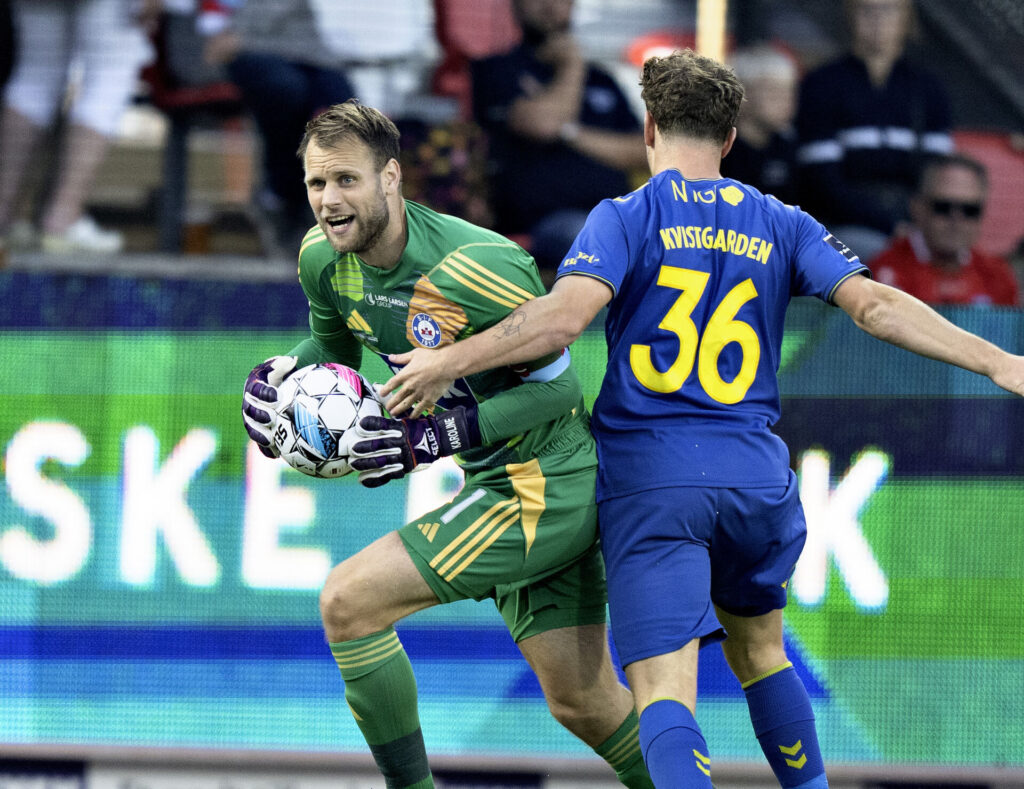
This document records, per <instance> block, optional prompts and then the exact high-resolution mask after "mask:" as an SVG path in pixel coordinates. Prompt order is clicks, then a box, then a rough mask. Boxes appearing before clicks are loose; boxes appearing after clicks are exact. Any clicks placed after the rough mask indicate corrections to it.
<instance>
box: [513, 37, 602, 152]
mask: <svg viewBox="0 0 1024 789" xmlns="http://www.w3.org/2000/svg"><path fill="white" fill-rule="evenodd" d="M538 57H540V58H541V60H544V61H546V62H548V63H550V64H551V65H552V66H553V67H554V70H555V73H554V77H553V78H552V79H551V81H550V82H549V83H547V84H546V85H541V84H540V83H538V82H535V81H534V82H531V83H530V84H529V85H528V86H527V91H526V95H524V96H521V97H519V98H518V99H516V100H515V101H514V102H513V103H512V106H511V107H509V117H508V124H509V128H510V129H511V130H512V131H514V132H515V133H516V134H519V135H521V136H523V137H529V138H530V139H534V140H539V141H541V142H552V141H554V140H556V139H557V138H558V135H559V132H560V130H561V128H562V126H563V125H565V124H566V123H573V122H575V121H576V120H577V119H578V118H579V114H580V104H581V102H582V100H583V87H584V85H585V83H586V78H587V64H586V62H585V61H584V60H583V55H582V53H581V52H580V49H579V45H578V44H577V43H576V41H575V40H574V39H573V38H572V36H571V35H569V34H568V33H563V34H560V35H557V36H553V37H552V38H551V39H550V40H548V41H547V42H545V44H544V46H543V47H542V49H541V50H540V51H539V52H538Z"/></svg>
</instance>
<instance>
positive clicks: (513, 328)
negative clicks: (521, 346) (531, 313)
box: [497, 309, 526, 339]
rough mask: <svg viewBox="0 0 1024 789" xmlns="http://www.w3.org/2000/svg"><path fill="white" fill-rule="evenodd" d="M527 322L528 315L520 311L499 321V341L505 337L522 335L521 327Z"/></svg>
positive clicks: (515, 311) (516, 310)
mask: <svg viewBox="0 0 1024 789" xmlns="http://www.w3.org/2000/svg"><path fill="white" fill-rule="evenodd" d="M525 322H526V313H525V312H523V311H522V310H520V309H515V310H512V312H510V313H509V314H508V315H506V316H505V317H504V318H503V319H502V320H500V321H498V324H497V325H498V329H499V331H500V334H499V335H498V339H502V338H505V337H517V336H519V333H520V327H521V326H522V325H523V324H524V323H525Z"/></svg>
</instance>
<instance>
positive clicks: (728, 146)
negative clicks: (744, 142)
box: [722, 126, 736, 159]
mask: <svg viewBox="0 0 1024 789" xmlns="http://www.w3.org/2000/svg"><path fill="white" fill-rule="evenodd" d="M735 142H736V127H735V126H733V127H732V129H730V130H729V134H727V135H726V137H725V142H724V143H722V158H723V159H724V158H725V157H726V156H728V155H729V151H731V150H732V146H733V143H735Z"/></svg>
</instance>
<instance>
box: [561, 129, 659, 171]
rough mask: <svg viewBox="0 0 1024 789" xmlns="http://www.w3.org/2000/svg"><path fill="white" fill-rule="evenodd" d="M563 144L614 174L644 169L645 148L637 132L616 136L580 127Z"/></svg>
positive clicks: (617, 134)
mask: <svg viewBox="0 0 1024 789" xmlns="http://www.w3.org/2000/svg"><path fill="white" fill-rule="evenodd" d="M562 139H563V141H564V142H565V144H566V145H568V146H569V147H570V148H573V149H575V150H577V151H579V152H580V153H582V154H584V155H585V156H589V157H590V158H591V159H595V160H596V161H599V162H601V164H604V165H606V166H608V167H614V168H615V169H617V170H625V171H627V172H628V171H630V170H640V171H646V169H647V146H646V145H644V138H643V135H641V134H640V133H639V132H616V131H606V130H605V129H597V128H594V127H592V126H580V127H578V128H577V129H576V131H575V133H574V134H573V135H571V136H569V137H563V138H562Z"/></svg>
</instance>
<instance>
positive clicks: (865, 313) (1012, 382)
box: [832, 276, 1024, 396]
mask: <svg viewBox="0 0 1024 789" xmlns="http://www.w3.org/2000/svg"><path fill="white" fill-rule="evenodd" d="M832 300H833V301H834V302H835V303H836V304H837V305H838V306H839V307H840V308H842V309H843V310H844V311H845V312H846V313H847V314H848V315H849V316H850V317H851V318H853V320H854V322H855V323H856V324H857V325H858V326H859V327H860V328H861V329H863V330H864V331H866V332H867V333H868V334H870V335H872V336H873V337H877V338H878V339H880V340H885V341H886V342H888V343H892V344H893V345H897V346H899V347H900V348H905V349H906V350H908V351H913V352H914V353H917V354H920V355H921V356H927V357H929V358H930V359H937V360H938V361H940V362H946V363H947V364H953V365H956V366H957V367H962V368H964V369H965V370H970V371H971V372H974V373H978V374H979V375H984V376H987V377H988V378H990V379H991V380H992V382H993V383H994V384H996V385H998V386H1001V387H1002V388H1003V389H1006V390H1007V391H1010V392H1013V393H1015V394H1018V395H1021V396H1024V356H1015V355H1014V354H1011V353H1008V352H1007V351H1004V350H1003V349H1002V348H1000V347H999V346H997V345H994V344H992V343H990V342H989V341H988V340H984V339H982V338H981V337H978V336H977V335H976V334H971V333H970V332H968V331H965V330H964V329H961V328H960V327H959V326H956V325H955V324H953V323H950V322H949V321H948V320H946V319H945V318H943V317H942V316H941V315H939V313H937V312H936V311H935V310H933V309H932V308H931V307H929V306H928V305H927V304H925V303H924V302H923V301H920V300H918V299H916V298H914V297H913V296H911V295H909V294H907V293H904V292H903V291H901V290H897V289H896V288H891V287H889V286H888V285H883V284H881V283H879V282H874V281H873V280H870V279H867V278H866V277H860V276H857V277H850V278H849V279H847V280H846V281H845V282H843V283H842V284H841V285H840V286H839V287H838V288H837V289H836V292H835V295H834V296H833V299H832Z"/></svg>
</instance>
